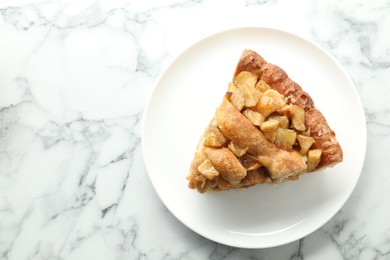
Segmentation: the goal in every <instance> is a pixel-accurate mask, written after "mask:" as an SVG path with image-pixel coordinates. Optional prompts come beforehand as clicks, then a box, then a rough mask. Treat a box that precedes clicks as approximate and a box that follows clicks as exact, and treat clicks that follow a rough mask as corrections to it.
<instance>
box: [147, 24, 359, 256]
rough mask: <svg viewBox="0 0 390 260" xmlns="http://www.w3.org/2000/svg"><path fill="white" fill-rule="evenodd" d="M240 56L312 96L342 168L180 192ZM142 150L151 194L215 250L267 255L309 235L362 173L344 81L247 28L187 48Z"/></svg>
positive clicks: (307, 49)
mask: <svg viewBox="0 0 390 260" xmlns="http://www.w3.org/2000/svg"><path fill="white" fill-rule="evenodd" d="M245 48H248V49H252V50H254V51H256V52H258V53H259V54H260V55H262V56H263V57H264V58H265V59H266V60H267V61H268V62H271V63H274V64H277V65H278V66H280V67H281V68H283V69H284V70H285V71H286V72H287V73H288V74H289V76H290V77H291V78H292V79H293V80H294V81H296V82H298V84H300V85H301V87H302V88H303V89H304V90H305V91H306V92H308V93H309V94H310V95H311V97H312V98H313V100H314V102H315V104H316V107H317V108H318V109H319V110H320V111H322V113H323V114H324V116H325V118H327V121H328V123H329V125H330V126H331V128H332V129H333V130H334V131H335V132H336V133H337V138H338V140H339V142H340V144H341V146H342V148H343V151H344V161H343V162H342V163H340V164H338V165H336V166H335V167H333V168H328V169H325V170H322V171H320V172H317V173H315V174H308V175H305V176H303V177H301V178H300V180H298V181H290V182H285V183H281V184H277V185H272V184H263V185H257V186H255V187H252V188H249V189H245V190H239V191H224V192H211V193H205V194H200V193H198V192H197V191H196V190H191V189H189V188H188V187H187V185H188V182H187V180H186V175H187V174H188V169H189V166H190V163H191V160H192V158H193V155H194V152H195V148H196V146H197V143H198V141H199V137H200V136H201V134H202V133H203V131H204V129H205V128H206V126H207V125H208V123H209V122H210V120H211V118H212V117H213V115H214V112H215V109H216V107H217V106H218V105H219V104H220V103H221V101H222V98H223V96H224V94H225V92H226V89H227V84H228V82H229V81H230V80H231V78H232V76H233V73H234V70H235V67H236V64H237V61H238V59H239V58H240V55H241V53H242V51H243V50H244V49H245ZM142 145H143V146H142V148H143V153H144V159H145V163H146V168H147V171H148V174H149V177H150V180H151V182H152V184H153V186H154V188H155V190H156V191H157V193H158V195H159V196H160V198H161V200H162V201H163V202H164V204H165V205H166V207H167V208H168V209H169V210H170V211H171V212H172V214H174V215H175V216H176V217H177V218H178V219H179V220H180V221H181V222H182V223H183V224H185V225H186V226H187V227H189V228H190V229H192V230H193V231H195V232H197V233H198V234H200V235H202V236H204V237H206V238H208V239H211V240H214V241H216V242H218V243H222V244H225V245H229V246H235V247H242V248H266V247H273V246H277V245H281V244H285V243H289V242H292V241H294V240H297V239H300V238H302V237H304V236H306V235H308V234H309V233H311V232H313V231H314V230H316V229H318V228H319V227H321V226H322V225H323V224H325V223H326V222H327V221H328V220H329V219H331V218H332V217H333V216H334V215H335V214H336V213H337V211H338V210H339V209H340V208H341V207H342V206H343V204H344V203H345V202H346V200H347V199H348V197H349V196H350V194H351V193H352V190H353V189H354V187H355V185H356V183H357V181H358V179H359V176H360V172H361V170H362V166H363V161H364V156H365V150H366V124H365V118H364V112H363V107H362V104H361V102H360V98H359V96H358V94H357V91H356V89H355V87H354V85H353V83H352V81H351V80H350V78H349V77H348V76H347V74H346V73H345V72H344V70H343V69H342V68H341V66H340V65H339V64H338V63H337V62H336V60H335V59H334V58H332V57H331V56H330V55H329V54H327V53H326V52H325V51H324V50H323V49H322V48H320V47H319V46H317V45H316V44H314V43H312V42H310V41H308V40H305V39H303V38H301V37H298V36H296V35H293V34H291V33H288V32H284V31H280V30H276V29H271V28H257V27H249V28H248V27H246V28H238V29H231V30H228V31H224V32H220V33H217V34H214V35H212V36H209V37H207V38H205V39H203V40H201V41H199V42H197V43H195V44H194V45H193V46H191V47H190V48H189V49H187V50H186V51H184V52H183V53H182V54H180V55H179V56H178V57H177V58H176V59H175V60H174V61H173V62H172V63H171V65H170V66H169V67H168V68H167V69H166V70H165V71H164V72H163V73H162V75H161V76H160V78H159V79H158V81H157V84H156V86H155V88H154V90H153V92H152V94H151V96H150V99H149V100H148V102H147V105H146V109H145V113H144V118H143V128H142Z"/></svg>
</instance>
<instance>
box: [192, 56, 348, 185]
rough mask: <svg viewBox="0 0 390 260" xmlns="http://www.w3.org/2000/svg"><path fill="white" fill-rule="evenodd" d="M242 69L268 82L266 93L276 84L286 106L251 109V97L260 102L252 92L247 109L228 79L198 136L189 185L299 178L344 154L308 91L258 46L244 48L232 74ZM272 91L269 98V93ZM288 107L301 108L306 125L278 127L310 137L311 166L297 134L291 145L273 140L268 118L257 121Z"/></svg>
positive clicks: (253, 106) (236, 183) (301, 137)
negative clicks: (314, 157)
mask: <svg viewBox="0 0 390 260" xmlns="http://www.w3.org/2000/svg"><path fill="white" fill-rule="evenodd" d="M240 73H243V74H245V73H248V74H250V75H252V76H253V75H255V76H257V80H256V81H257V82H259V81H264V82H265V83H267V84H268V86H267V87H268V88H271V90H270V91H268V92H267V93H268V94H270V95H271V94H273V92H272V90H276V91H277V93H279V94H280V95H281V96H282V97H283V100H284V101H283V102H285V103H283V106H284V107H283V108H281V109H279V110H278V111H274V112H272V114H271V115H268V114H267V113H264V111H262V110H261V109H260V112H262V114H263V116H262V115H259V113H256V112H255V113H253V111H254V110H256V109H255V108H256V107H257V106H258V104H257V105H255V103H256V102H257V103H260V100H261V98H259V97H257V96H256V97H255V98H254V99H253V100H254V102H251V101H252V100H251V99H250V100H249V101H248V102H246V103H245V104H246V105H247V104H249V106H251V107H249V108H250V109H246V108H245V107H244V108H242V106H240V107H238V105H237V102H235V101H236V100H235V97H234V91H232V89H231V86H230V85H229V88H228V91H227V93H226V95H225V96H224V97H223V100H222V103H221V105H220V106H219V107H218V108H217V109H216V112H215V115H214V117H213V118H212V120H211V122H210V124H209V126H208V127H207V128H206V130H205V132H204V133H203V135H202V136H201V138H200V141H199V144H198V147H197V150H196V152H195V156H194V159H193V161H192V163H191V166H190V173H189V175H188V176H187V179H188V181H189V184H188V186H189V188H191V189H197V190H198V191H199V192H202V193H203V192H205V191H209V190H214V191H220V190H229V189H239V188H247V187H250V186H253V185H256V184H262V183H278V182H283V181H286V180H297V179H298V178H299V176H300V175H302V174H303V173H306V172H308V171H309V172H314V171H317V170H319V169H321V168H324V167H329V166H333V165H335V164H337V163H339V162H341V161H342V160H343V152H342V149H341V147H340V144H339V143H338V142H337V140H336V135H335V133H334V132H333V130H332V129H331V128H330V127H329V125H328V123H327V122H326V120H325V118H324V116H323V115H322V113H321V112H320V111H319V110H318V109H317V108H316V107H315V106H314V102H313V100H312V99H311V97H310V96H309V94H307V93H306V92H304V91H303V90H302V88H301V87H300V86H299V85H298V84H297V83H296V82H294V81H293V80H291V79H290V78H289V77H288V75H287V74H286V72H285V71H284V70H282V69H281V68H280V67H278V66H276V65H273V64H271V63H268V62H267V61H265V60H264V59H263V58H262V57H261V56H260V55H259V54H257V53H256V52H254V51H252V50H244V52H243V53H242V55H241V58H240V59H239V62H238V64H237V67H236V71H235V73H234V77H233V80H234V78H235V77H236V76H237V75H239V74H240ZM230 84H233V83H230ZM233 85H234V84H233ZM264 93H265V92H264ZM264 93H262V95H264ZM277 93H276V94H277ZM279 94H277V95H279ZM244 95H245V92H244ZM270 97H271V98H272V95H271V96H270ZM238 99H240V98H238ZM241 99H242V98H241ZM246 101H247V100H246ZM238 103H239V102H238ZM241 103H242V102H241ZM250 103H251V104H250ZM286 107H287V108H289V107H293V108H294V109H298V110H300V111H302V113H304V120H303V122H304V125H302V124H301V125H294V126H290V127H289V128H290V129H281V130H280V132H281V133H282V134H283V133H285V132H286V133H287V134H292V135H291V136H293V138H294V136H296V135H299V140H301V139H305V138H306V137H305V136H303V135H302V134H304V135H307V136H308V138H309V139H310V140H313V141H312V142H313V144H312V145H311V146H310V144H311V143H309V146H310V149H311V150H313V151H310V150H309V153H310V156H311V155H312V154H315V153H317V157H318V156H320V157H318V158H320V159H318V160H319V161H318V160H317V162H316V163H315V164H314V166H310V163H311V162H310V159H311V158H310V156H309V155H308V152H307V149H308V148H307V149H306V151H304V152H303V153H306V154H302V151H303V150H305V149H304V148H300V147H299V144H300V143H299V144H298V141H297V140H298V139H292V140H293V141H292V142H293V143H291V145H290V146H289V145H287V146H286V144H284V143H283V142H282V143H280V142H279V143H278V142H276V144H275V142H273V140H274V138H275V134H274V135H273V136H272V137H271V138H272V139H270V136H267V133H266V132H264V131H266V129H265V127H266V124H263V125H261V123H263V120H264V118H265V119H266V120H268V119H270V118H272V117H273V116H275V114H276V116H279V118H280V117H281V116H280V115H283V113H285V111H286ZM245 110H247V111H245ZM257 112H259V110H258V111H257ZM248 113H249V114H254V115H256V116H257V118H256V117H255V118H254V119H251V120H250V118H252V117H251V115H248ZM288 113H289V112H288ZM289 117H290V121H291V120H292V121H291V122H290V121H289V125H293V124H294V123H295V122H294V121H293V119H291V115H289ZM271 121H272V120H271ZM271 121H270V122H269V124H268V125H267V127H268V126H269V125H272V123H275V120H274V121H272V122H271ZM303 122H302V123H303ZM276 124H278V123H276ZM280 125H282V123H280V122H279V128H281V127H280ZM271 127H272V126H271ZM284 127H285V126H284ZM262 129H264V131H262ZM270 129H271V128H270ZM297 129H299V130H297ZM301 130H305V131H301ZM294 131H295V132H294ZM276 133H278V132H276ZM270 140H271V141H270ZM286 140H287V142H288V141H289V139H288V138H287V139H282V141H286ZM294 140H295V141H294ZM300 149H301V150H300ZM300 151H301V152H300ZM318 152H319V153H318ZM308 157H309V159H308Z"/></svg>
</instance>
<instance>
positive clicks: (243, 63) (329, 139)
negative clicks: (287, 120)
mask: <svg viewBox="0 0 390 260" xmlns="http://www.w3.org/2000/svg"><path fill="white" fill-rule="evenodd" d="M241 71H249V72H252V73H254V74H256V75H257V76H258V78H259V79H262V80H264V81H265V82H267V84H268V85H270V86H271V87H272V88H273V89H275V90H277V91H278V92H279V93H280V94H282V95H283V96H284V97H285V98H286V99H287V102H288V103H290V104H293V105H296V106H299V107H301V108H302V109H304V110H305V124H306V127H307V128H308V129H310V135H311V136H312V137H313V138H314V139H315V143H314V146H315V148H318V149H321V150H322V156H321V162H320V163H319V165H318V166H317V167H316V168H315V169H314V170H315V171H317V170H318V169H321V168H325V167H330V166H333V165H334V164H336V163H339V162H342V161H343V151H342V149H341V146H340V144H339V143H338V141H337V139H336V134H335V133H334V132H333V130H332V129H331V128H330V127H329V125H328V123H327V121H326V119H325V117H324V116H323V114H322V113H321V111H319V110H318V109H317V108H316V107H315V105H314V102H313V100H312V98H311V97H310V95H309V94H308V93H306V92H305V91H303V89H302V88H301V86H299V85H298V84H297V83H296V82H294V81H293V80H292V79H290V78H289V76H288V75H287V73H286V72H285V71H284V70H283V69H281V68H280V67H278V66H276V65H274V64H271V63H268V62H267V61H266V60H265V59H264V58H263V57H261V56H260V55H259V54H258V53H256V52H254V51H252V50H248V49H246V50H244V51H243V53H242V55H241V57H240V59H239V61H238V64H237V67H236V71H235V73H234V76H236V75H237V74H238V73H240V72H241Z"/></svg>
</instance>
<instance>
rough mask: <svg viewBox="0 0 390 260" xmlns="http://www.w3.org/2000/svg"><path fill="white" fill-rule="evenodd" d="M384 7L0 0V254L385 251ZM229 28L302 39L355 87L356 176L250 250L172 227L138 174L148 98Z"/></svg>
mask: <svg viewBox="0 0 390 260" xmlns="http://www.w3.org/2000/svg"><path fill="white" fill-rule="evenodd" d="M389 13H390V2H389V1H387V0H374V1H363V0H357V1H353V0H342V1H340V0H339V1H336V0H331V1H319V0H316V1H309V0H299V1H287V0H268V1H266V0H264V1H262V0H257V1H256V0H246V1H239V0H235V1H220V0H203V1H202V0H193V1H191V0H183V1H179V0H164V1H157V0H155V1H141V0H132V1H120V0H118V1H108V0H107V1H92V0H85V1H2V2H0V259H9V260H14V259H294V260H297V259H390V221H389V219H390V204H389V202H388V201H389V200H388V198H389V197H390V190H389V188H388V187H389V186H390V174H389V173H390V172H389V167H388V157H389V154H390V153H389V147H390V113H389V111H390V102H389V101H388V99H389V97H390V34H389V31H390V16H389ZM238 25H255V26H270V25H272V26H275V27H280V28H284V29H287V30H291V31H293V32H296V33H299V34H301V35H305V36H307V37H308V38H311V39H312V40H314V41H315V42H317V43H318V44H319V45H321V46H322V47H324V48H325V49H326V50H328V51H329V52H330V53H332V54H333V55H334V56H335V58H336V59H337V60H338V61H339V62H340V63H341V64H342V65H343V67H344V68H345V69H346V71H347V72H348V73H349V75H350V76H351V78H352V80H353V81H354V83H355V84H356V87H357V89H358V92H359V94H360V97H361V99H362V102H363V105H364V109H365V113H366V118H367V126H368V143H367V155H366V160H365V164H364V169H363V172H362V175H361V179H360V181H359V183H358V184H357V187H356V189H355V191H354V192H353V194H352V196H351V198H350V199H349V200H348V202H347V203H346V204H345V206H344V207H343V208H342V209H341V210H340V211H339V212H338V214H337V215H336V216H335V217H334V218H332V219H331V220H330V221H329V222H328V223H327V224H325V225H324V226H323V227H322V228H320V229H319V230H317V231H316V232H314V233H312V234H310V235H309V236H307V237H305V238H304V239H301V240H300V241H296V242H293V243H290V244H287V245H284V246H280V247H276V248H270V249H259V250H247V249H239V248H232V247H227V246H224V245H220V244H217V243H215V242H212V241H209V240H207V239H205V238H203V237H201V236H199V235H197V234H196V233H194V232H192V231H191V230H189V229H188V228H186V227H185V226H184V225H182V224H181V223H180V222H179V221H178V220H177V219H176V218H175V217H174V216H173V215H172V214H171V213H170V212H169V211H168V210H167V209H166V208H165V206H164V205H163V204H162V202H161V201H160V200H159V198H158V196H157V194H156V193H155V191H154V190H153V188H152V186H151V183H150V181H149V179H148V177H147V174H146V170H145V167H144V162H143V158H142V152H141V146H140V142H141V140H140V126H141V117H142V112H143V108H144V105H145V102H146V98H147V96H148V94H149V93H150V91H151V89H152V87H153V83H154V81H155V80H156V78H157V76H158V75H159V73H160V72H161V70H162V68H164V66H166V64H167V63H168V62H169V61H170V60H171V59H172V57H174V56H175V55H177V54H178V53H179V52H180V51H181V50H183V49H185V48H186V47H187V46H188V45H189V44H191V43H192V42H193V41H195V40H197V39H199V38H201V37H204V36H205V35H208V34H210V33H212V32H215V31H219V30H221V29H224V28H228V27H231V26H238Z"/></svg>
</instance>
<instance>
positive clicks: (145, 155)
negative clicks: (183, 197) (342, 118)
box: [141, 26, 367, 249]
mask: <svg viewBox="0 0 390 260" xmlns="http://www.w3.org/2000/svg"><path fill="white" fill-rule="evenodd" d="M240 30H263V31H264V30H266V31H273V32H277V33H279V34H286V35H288V36H289V37H295V38H298V39H299V40H301V41H304V42H307V43H309V44H310V45H312V46H313V47H315V48H316V49H318V50H319V51H321V53H323V54H324V55H326V57H327V58H329V59H330V60H331V61H332V63H334V65H336V66H337V69H338V70H339V71H340V72H341V73H342V74H343V76H345V79H347V81H348V82H349V84H350V86H352V89H351V90H352V92H353V94H354V99H356V101H357V104H358V107H359V111H358V114H359V115H360V117H361V120H362V121H363V122H364V124H363V126H364V127H363V129H362V131H363V136H361V137H362V138H363V140H362V144H363V147H362V148H363V152H362V154H361V156H362V158H361V160H359V162H360V165H359V166H358V169H359V172H358V174H357V176H356V178H355V179H354V183H353V185H351V186H350V190H348V194H347V196H345V198H343V200H342V203H341V204H340V205H339V206H338V207H337V208H338V209H337V210H336V211H335V212H333V213H332V214H330V216H329V217H328V218H324V219H325V220H324V221H321V222H320V223H319V224H317V225H315V226H314V227H312V228H308V230H307V231H306V232H302V233H300V234H299V236H297V237H296V238H292V239H289V240H283V241H282V242H279V243H273V244H272V245H265V246H262V245H258V246H250V245H245V244H240V243H229V242H226V241H221V240H220V239H215V238H213V237H211V236H210V235H208V234H205V232H201V231H200V230H198V229H196V228H194V227H193V226H192V225H191V224H190V223H188V222H187V221H185V220H183V219H182V218H180V217H179V216H178V215H177V214H174V213H173V211H172V209H171V207H170V206H169V203H167V201H165V199H164V198H163V197H162V196H161V195H160V194H159V192H158V188H157V186H156V183H155V181H154V180H153V178H152V177H151V175H150V166H148V164H149V163H150V162H148V161H150V159H148V158H149V155H148V153H147V148H146V144H145V141H144V140H145V136H146V124H147V120H146V119H147V116H148V112H149V110H150V109H151V105H150V103H151V101H152V98H153V96H154V93H155V91H156V89H157V87H158V85H159V82H160V81H161V78H162V77H163V76H164V75H165V73H166V71H167V70H168V69H169V68H171V67H172V65H173V64H174V63H175V62H176V61H177V60H178V59H179V58H180V57H181V56H182V55H184V54H185V53H187V52H188V51H189V50H191V49H192V48H194V47H195V46H196V45H198V44H200V43H201V42H204V41H206V40H208V39H210V38H212V37H217V36H219V35H222V34H227V33H232V32H234V31H240ZM366 122H367V121H366V116H365V112H364V107H363V104H362V100H361V97H360V95H359V93H358V90H357V88H356V85H355V84H354V82H353V80H352V78H351V77H350V76H349V74H348V73H347V71H346V70H345V69H344V68H343V67H342V65H341V64H340V63H339V61H338V60H337V59H336V58H335V57H334V56H333V55H332V54H331V53H330V52H329V51H327V50H326V49H325V48H324V47H322V46H321V45H319V44H318V43H316V42H314V41H313V40H312V39H309V38H307V37H304V36H302V35H300V34H297V33H295V32H291V31H289V30H286V29H282V28H277V27H272V26H237V27H229V28H225V29H222V30H218V31H214V32H211V33H208V34H207V35H205V36H203V37H199V38H198V39H197V40H196V41H194V42H192V43H191V44H189V45H188V46H186V47H184V48H182V49H181V50H180V51H179V52H177V53H176V54H175V55H174V56H173V57H172V58H171V59H170V61H169V62H168V63H167V64H166V66H164V67H163V68H162V69H161V71H160V73H159V76H158V77H157V78H156V80H155V81H154V84H153V87H152V89H151V90H150V93H149V94H148V97H147V100H146V102H145V106H144V109H143V115H142V124H141V149H142V155H143V159H144V165H145V169H146V172H147V175H148V178H149V180H150V182H151V184H152V186H153V188H154V190H155V192H156V194H157V195H158V198H159V199H160V200H161V201H162V202H163V204H164V206H165V207H166V208H167V209H168V210H169V211H170V213H171V214H172V215H173V216H174V217H175V218H176V219H178V220H179V221H180V222H181V223H182V224H184V226H186V227H187V228H188V229H190V230H191V231H192V232H195V233H196V234H199V235H201V236H202V237H204V238H207V239H209V240H210V241H214V242H217V243H220V244H223V245H226V246H231V247H237V248H246V249H261V248H273V247H277V246H281V245H286V244H289V243H292V242H295V241H298V240H300V239H302V238H304V237H306V236H308V235H310V234H311V233H313V232H315V231H316V230H318V229H320V228H321V227H323V226H324V225H325V224H326V223H327V222H329V221H330V220H331V219H333V218H334V216H335V215H336V214H337V213H338V212H339V211H340V210H341V209H342V208H343V207H344V205H345V203H346V202H347V201H348V200H349V198H350V197H351V195H352V193H353V191H354V190H355V188H356V185H357V183H358V181H359V179H360V176H361V173H362V171H363V166H364V162H365V157H366V154H367V125H366Z"/></svg>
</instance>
